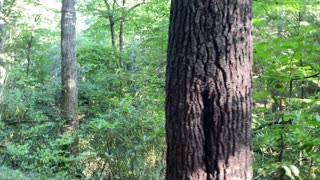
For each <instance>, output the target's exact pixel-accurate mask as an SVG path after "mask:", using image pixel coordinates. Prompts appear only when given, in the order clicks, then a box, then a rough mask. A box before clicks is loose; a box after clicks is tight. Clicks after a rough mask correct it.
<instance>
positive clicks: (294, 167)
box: [289, 165, 300, 176]
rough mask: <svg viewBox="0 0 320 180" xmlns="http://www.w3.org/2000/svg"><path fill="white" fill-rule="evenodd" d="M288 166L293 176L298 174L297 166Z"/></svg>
mask: <svg viewBox="0 0 320 180" xmlns="http://www.w3.org/2000/svg"><path fill="white" fill-rule="evenodd" d="M289 167H290V169H291V172H292V173H293V175H294V176H299V173H300V171H299V169H298V168H297V166H295V165H290V166H289Z"/></svg>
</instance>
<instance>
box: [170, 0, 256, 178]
mask: <svg viewBox="0 0 320 180" xmlns="http://www.w3.org/2000/svg"><path fill="white" fill-rule="evenodd" d="M251 18H252V1H251V0H234V1H218V0H213V1H206V0H205V1H203V0H172V1H171V16H170V31H169V43H168V44H169V46H168V60H167V75H166V133H167V134H166V139H167V147H168V149H167V172H166V173H167V174H166V179H168V180H181V179H190V180H192V179H194V180H209V179H219V180H223V179H224V180H231V179H234V180H248V179H252V169H251V104H252V98H251V95H252V90H251V89H252V88H251V87H252V85H251V71H252V37H251V33H252V31H251Z"/></svg>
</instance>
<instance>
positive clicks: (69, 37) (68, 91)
mask: <svg viewBox="0 0 320 180" xmlns="http://www.w3.org/2000/svg"><path fill="white" fill-rule="evenodd" d="M75 38H76V11H75V0H63V1H62V16H61V56H62V57H61V69H62V92H61V118H62V120H64V121H67V122H69V124H70V128H71V130H74V129H78V127H79V121H78V87H77V59H76V44H75Z"/></svg>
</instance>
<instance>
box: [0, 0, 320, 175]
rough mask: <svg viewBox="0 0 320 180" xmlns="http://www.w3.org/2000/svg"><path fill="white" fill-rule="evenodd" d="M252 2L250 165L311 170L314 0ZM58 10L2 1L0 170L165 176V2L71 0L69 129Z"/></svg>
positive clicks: (317, 42)
mask: <svg viewBox="0 0 320 180" xmlns="http://www.w3.org/2000/svg"><path fill="white" fill-rule="evenodd" d="M253 9H254V20H253V26H254V75H253V76H254V77H253V81H254V94H253V96H254V112H253V125H252V127H253V139H254V142H253V154H254V164H253V168H254V177H255V179H280V178H283V179H319V178H320V169H319V166H320V152H319V151H320V147H319V144H320V113H319V112H320V100H319V95H320V55H319V54H320V53H319V52H320V1H318V0H309V1H307V0H296V1H292V0H290V1H285V0H283V1H275V0H256V1H254V7H253ZM60 10H61V2H60V1H54V0H52V1H45V0H10V1H9V0H7V1H4V4H3V7H1V10H0V11H1V13H0V22H1V23H0V32H1V36H0V73H1V77H0V81H1V82H0V83H1V85H0V129H1V131H0V142H1V143H0V145H1V147H0V148H1V149H0V151H1V153H0V162H1V164H0V165H1V167H0V179H1V177H6V178H9V179H10V178H11V179H47V178H52V179H72V178H79V179H81V178H83V179H84V178H87V179H90V178H92V179H99V178H101V179H163V178H164V175H165V172H164V171H165V148H166V147H165V139H164V137H165V136H164V122H165V116H164V97H165V96H164V88H165V87H164V84H165V83H164V81H165V66H166V50H167V38H168V24H169V2H168V1H163V0H149V1H143V0H132V1H127V2H126V1H124V0H121V1H120V0H115V1H108V0H78V5H77V16H78V22H77V60H78V66H79V67H78V74H79V78H78V81H79V82H78V83H79V84H78V86H79V111H80V112H79V120H80V129H78V130H77V131H72V132H67V131H66V130H65V129H66V128H67V127H66V128H64V126H65V122H64V119H61V118H60V115H59V113H60V109H59V101H60V100H59V98H60V97H59V95H60V91H61V77H60V74H61V73H60V72H61V67H60V64H61V63H60V60H61V58H60V15H61V12H60ZM62 129H63V130H62ZM75 137H77V138H78V139H79V148H80V153H79V154H78V155H76V156H75V155H71V154H70V152H68V148H67V147H68V146H70V145H71V144H72V142H73V140H74V139H75Z"/></svg>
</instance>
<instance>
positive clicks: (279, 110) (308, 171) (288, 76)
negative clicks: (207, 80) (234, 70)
mask: <svg viewBox="0 0 320 180" xmlns="http://www.w3.org/2000/svg"><path fill="white" fill-rule="evenodd" d="M288 2H289V1H288ZM314 3H316V2H304V1H295V2H291V1H290V3H285V1H284V2H283V4H279V3H277V4H272V3H271V4H268V5H266V4H265V3H262V2H256V4H255V12H256V19H255V20H254V27H255V31H256V33H257V34H256V42H255V58H254V59H255V66H254V71H255V75H254V88H255V94H254V100H255V103H256V106H255V108H254V119H253V121H254V124H253V130H254V153H255V163H254V170H255V176H256V178H257V179H275V178H278V179H282V178H285V177H287V178H289V179H316V178H319V176H318V174H319V173H320V172H319V168H317V167H318V166H319V163H320V161H319V160H320V159H319V156H318V155H316V154H317V153H318V151H319V147H318V145H317V143H318V141H319V131H318V128H319V120H318V119H317V117H318V116H319V112H320V111H319V100H318V96H319V92H320V81H319V72H320V66H319V65H320V61H319V57H318V53H316V52H318V51H319V39H318V38H317V37H318V36H319V31H318V27H319V22H320V21H319V19H318V18H316V17H318V16H319V11H317V10H316V9H317V7H318V6H313V5H314ZM261 162H263V163H261Z"/></svg>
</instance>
